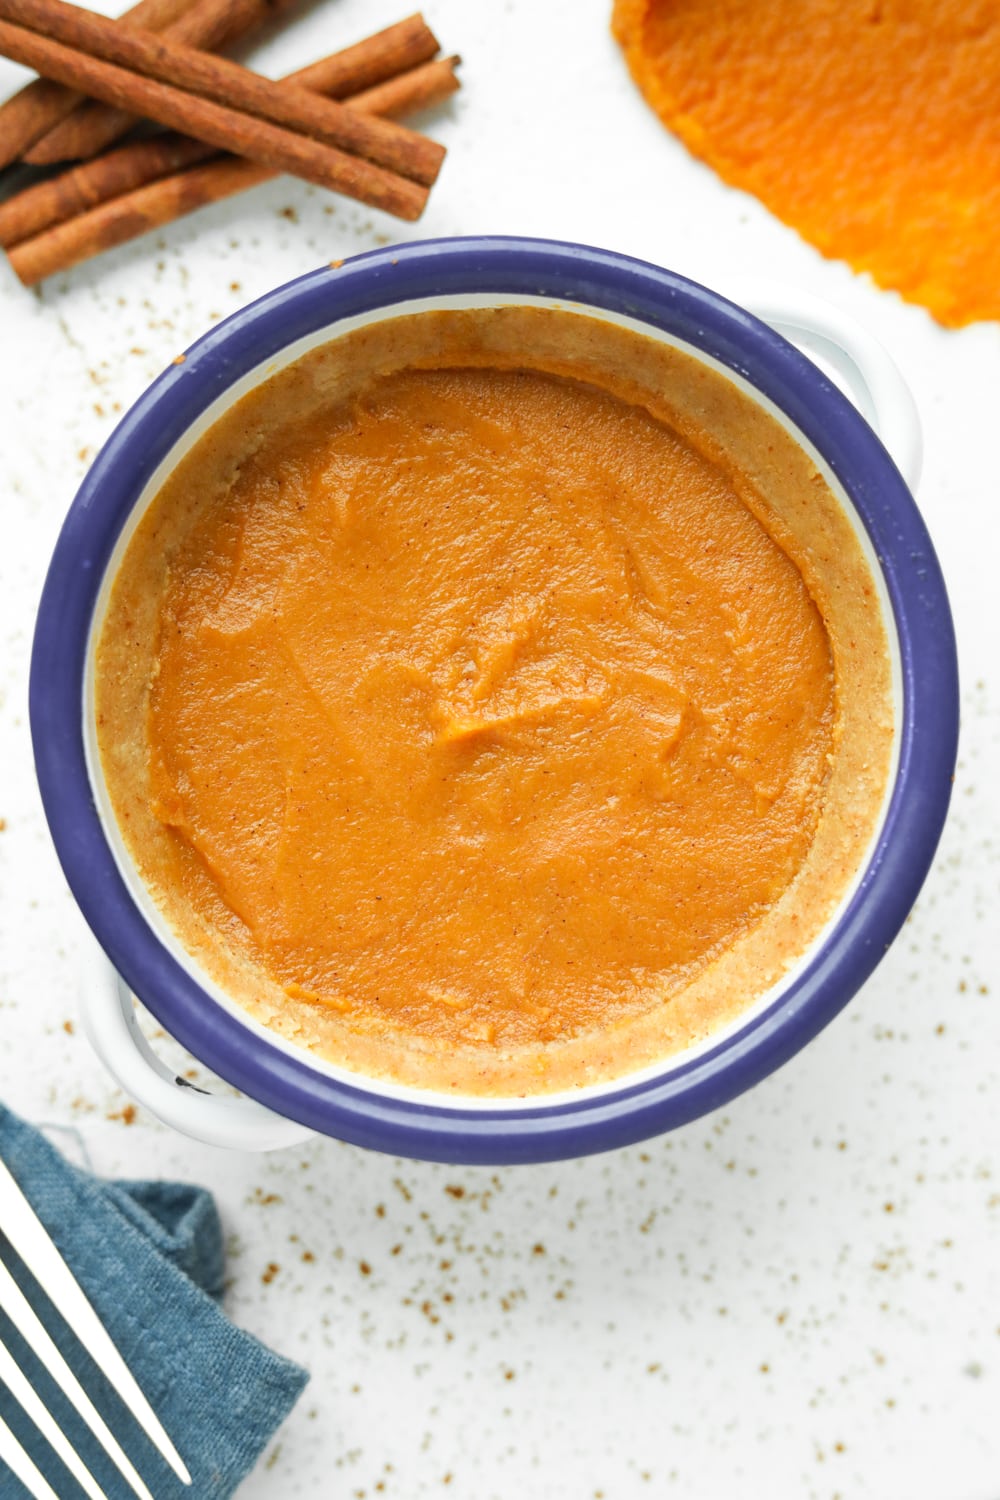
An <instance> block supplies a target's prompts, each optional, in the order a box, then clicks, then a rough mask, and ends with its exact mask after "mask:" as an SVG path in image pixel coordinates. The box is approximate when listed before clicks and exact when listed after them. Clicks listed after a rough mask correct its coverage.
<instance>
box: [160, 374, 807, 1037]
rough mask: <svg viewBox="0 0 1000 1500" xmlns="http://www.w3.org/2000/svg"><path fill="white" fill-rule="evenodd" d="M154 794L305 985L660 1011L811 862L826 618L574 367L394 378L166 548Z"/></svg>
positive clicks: (531, 1019) (744, 511)
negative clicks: (565, 372) (562, 372)
mask: <svg viewBox="0 0 1000 1500" xmlns="http://www.w3.org/2000/svg"><path fill="white" fill-rule="evenodd" d="M149 715H150V717H149V739H150V747H151V776H152V785H153V791H154V795H155V803H154V806H155V810H156V813H157V816H158V817H159V818H160V819H161V820H162V821H163V822H164V823H166V824H168V825H169V826H170V828H171V829H172V830H173V832H174V836H175V837H176V839H177V841H178V847H179V848H182V849H183V851H184V860H186V861H187V864H186V865H185V864H184V860H181V861H180V863H179V868H181V870H182V873H183V870H184V869H186V870H187V875H186V876H184V878H186V879H187V880H188V882H189V886H190V893H191V896H192V899H194V900H195V901H198V900H200V899H202V898H201V897H200V896H199V889H200V886H199V882H201V883H202V884H203V883H204V880H205V875H206V872H207V874H208V875H209V876H210V878H211V882H212V885H213V887H214V890H215V892H216V893H217V897H221V899H222V901H223V902H224V903H225V906H226V908H228V910H229V912H230V913H231V914H233V917H235V918H236V919H238V923H239V924H242V926H241V930H244V929H245V932H246V934H247V935H248V940H249V941H250V942H251V943H252V945H253V948H254V950H255V951H256V952H257V953H258V954H259V955H260V957H261V961H262V962H263V964H264V966H265V968H266V969H267V970H268V971H269V972H270V973H271V974H272V975H273V976H274V977H275V978H276V979H277V980H278V982H279V983H280V984H281V985H283V986H284V987H285V989H286V991H287V993H288V994H289V995H292V996H295V997H297V998H299V999H302V998H304V999H306V1000H307V1001H315V1002H316V1003H317V1004H319V1005H322V1006H329V1007H333V1008H335V1009H336V1010H338V1011H340V1012H342V1013H349V1014H350V1015H351V1016H352V1017H361V1018H365V1023H366V1024H376V1025H377V1024H381V1023H383V1022H385V1023H387V1024H389V1023H391V1025H392V1026H393V1027H402V1028H405V1029H406V1030H407V1031H408V1032H410V1033H412V1034H415V1035H418V1036H419V1035H424V1036H427V1037H431V1038H436V1039H438V1040H439V1041H440V1040H443V1041H445V1042H448V1041H452V1040H454V1041H456V1042H459V1041H461V1042H463V1043H467V1042H472V1043H482V1042H487V1043H494V1042H495V1043H497V1044H498V1045H505V1044H512V1045H519V1044H527V1043H532V1042H544V1041H547V1040H550V1039H553V1038H566V1037H570V1036H576V1035H579V1034H581V1033H583V1032H586V1031H588V1030H589V1029H590V1028H594V1027H597V1026H600V1025H601V1024H602V1023H606V1022H607V1021H608V1019H609V1017H612V1016H614V1017H623V1016H625V1015H627V1014H629V1013H630V1012H636V1011H638V1010H640V1009H648V1008H649V1007H650V1006H651V1005H653V1004H654V1003H659V1002H661V1001H662V999H663V997H664V995H665V994H669V993H671V992H674V991H676V990H677V989H678V987H679V986H681V985H683V984H684V983H686V982H687V981H688V980H689V979H690V978H691V977H692V976H693V975H694V974H695V973H697V972H698V971H699V969H701V968H703V967H704V966H705V965H706V964H707V963H708V962H709V961H710V960H711V958H712V957H713V955H716V954H719V953H720V952H722V951H723V950H725V949H726V948H727V947H728V946H729V945H731V944H732V943H733V942H734V941H735V940H736V939H737V938H738V937H739V936H740V935H741V934H743V933H745V932H746V931H748V930H749V928H750V927H752V926H753V925H755V924H756V923H757V922H758V921H759V919H760V917H761V915H762V913H763V912H764V911H765V910H766V909H767V908H768V907H769V906H770V905H771V904H772V903H774V902H775V900H776V899H777V897H778V896H779V895H780V894H781V893H782V891H783V890H784V889H785V888H786V887H787V885H788V883H789V882H790V880H791V879H792V878H793V876H794V875H795V874H796V872H797V871H798V869H799V867H800V865H801V863H802V860H803V858H804V855H805V853H806V851H807V849H808V846H809V844H810V841H811V839H812V837H813V833H814V831H815V827H816V824H817V820H818V817H819V810H820V804H821V801H822V795H823V785H824V780H825V777H826V774H827V767H828V756H829V753H830V750H831V741H832V735H833V722H834V690H833V671H832V664H831V656H830V649H829V643H828V639H827V635H826V631H825V628H824V625H823V623H822V620H821V618H820V615H819V613H818V611H817V609H816V608H815V606H814V604H813V602H812V599H811V597H810V595H809V593H808V591H807V589H806V586H805V584H804V582H803V579H802V576H801V574H800V573H799V571H798V570H797V568H796V567H795V566H794V565H793V563H792V562H791V561H790V560H789V558H788V556H787V555H786V554H785V552H784V551H782V550H781V548H780V547H779V546H778V545H776V543H775V542H774V541H773V540H772V539H771V537H770V536H769V535H768V533H767V532H766V531H765V530H764V528H763V527H762V526H761V524H760V523H759V522H758V521H757V520H756V519H755V518H754V516H753V515H752V514H751V512H750V510H749V509H748V508H747V506H746V505H745V504H744V503H743V502H742V501H741V499H740V498H739V497H738V495H737V492H736V488H735V487H734V482H733V480H732V479H731V478H730V477H729V476H727V474H726V473H724V472H723V471H722V469H721V468H719V467H717V466H715V465H714V464H713V463H711V462H709V461H708V460H707V459H706V458H704V457H701V456H699V455H698V454H697V453H696V452H695V451H694V449H693V448H691V447H690V446H689V445H688V444H687V443H686V442H685V441H684V440H683V439H682V438H681V437H679V436H678V435H677V433H675V432H674V431H672V430H671V429H669V428H668V427H667V426H665V425H664V424H662V423H661V422H659V421H657V420H655V419H654V418H653V417H652V416H651V415H650V414H649V413H648V412H647V411H645V410H644V409H643V408H640V407H638V406H631V405H629V404H627V403H625V402H623V401H621V400H619V399H618V398H617V397H615V396H612V395H611V394H610V393H608V392H605V391H603V390H601V389H598V388H596V387H592V386H589V385H586V384H583V383H581V382H576V381H573V380H570V379H564V378H561V377H558V376H554V375H547V374H542V373H540V372H533V371H521V370H503V369H500V368H479V369H473V368H462V369H427V370H416V369H408V370H403V371H401V372H397V373H395V374H392V375H387V376H383V377H381V378H380V379H376V380H373V381H372V382H371V383H370V384H369V385H368V386H366V387H365V389H364V391H363V392H362V394H361V395H360V396H356V397H354V398H352V399H351V400H350V401H347V402H344V403H342V404H341V405H339V406H335V407H333V408H327V409H326V410H325V411H324V412H323V413H322V415H321V416H316V415H313V416H310V417H309V418H308V419H304V418H299V419H297V420H296V421H294V422H291V423H288V424H285V425H283V426H282V427H281V428H280V429H278V431H277V432H276V433H274V434H273V435H271V436H270V437H269V438H268V439H267V441H266V443H265V444H264V445H263V446H262V447H261V448H260V449H258V451H257V452H256V453H255V454H254V455H253V456H251V457H248V458H247V459H245V460H244V461H243V462H242V464H241V466H240V470H239V473H238V475H237V477H236V478H235V481H234V483H233V484H232V486H231V487H230V488H229V490H228V493H227V494H226V495H225V497H224V499H220V500H219V501H218V502H217V503H216V504H214V505H213V506H212V507H210V508H209V510H208V513H207V514H206V515H203V516H202V517H201V518H200V520H199V521H198V523H197V524H196V525H195V527H194V528H193V529H192V531H191V532H190V534H189V535H188V536H187V537H186V539H185V541H184V544H183V546H182V548H181V550H180V553H179V555H177V556H176V557H175V558H174V559H173V561H172V564H171V571H170V578H169V583H168V587H167V592H166V597H165V601H164V606H163V610H162V613H161V617H160V640H159V648H158V662H157V669H156V672H155V676H154V680H153V686H152V693H151V699H150V708H149Z"/></svg>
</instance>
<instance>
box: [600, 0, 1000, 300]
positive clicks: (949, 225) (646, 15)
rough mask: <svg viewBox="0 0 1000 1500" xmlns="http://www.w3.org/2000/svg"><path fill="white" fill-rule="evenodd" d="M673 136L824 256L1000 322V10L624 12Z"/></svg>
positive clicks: (831, 2)
mask: <svg viewBox="0 0 1000 1500" xmlns="http://www.w3.org/2000/svg"><path fill="white" fill-rule="evenodd" d="M613 27H614V32H615V35H616V37H617V38H618V40H619V42H620V43H621V45H622V47H623V48H624V51H625V56H626V58H627V60H628V64H629V67H630V68H631V70H632V73H633V75H634V77H635V79H636V82H637V83H638V85H639V87H640V88H641V89H642V91H643V93H644V94H645V96H646V98H647V99H648V101H649V103H650V104H651V105H652V107H653V108H654V109H655V110H656V112H657V113H658V114H659V115H660V116H661V118H662V119H663V121H664V122H665V123H666V124H667V125H668V126H669V127H670V129H671V130H673V131H674V132H675V133H676V134H677V135H678V136H679V137H680V139H681V140H682V141H683V142H684V143H685V145H687V146H688V147H689V149H690V150H691V151H693V152H694V153H695V155H697V156H700V157H701V158H702V159H703V160H704V161H706V162H708V163H709V165H710V166H712V167H714V169H715V170H716V171H717V172H718V173H719V175H720V176H721V177H723V178H725V180H726V181H727V182H730V183H733V184H734V185H735V186H737V187H741V188H746V189H747V190H748V191H749V192H751V193H754V194H756V196H757V197H758V198H760V199H761V201H762V202H763V203H765V204H766V205H767V207H768V208H769V209H771V210H772V212H773V213H775V214H777V216H778V217H779V218H780V219H783V220H784V222H785V223H786V224H790V225H792V226H793V227H794V228H795V229H797V230H798V231H799V232H800V233H801V234H802V235H804V236H805V238H806V239H808V240H810V241H811V242H812V243H813V244H814V245H816V246H817V248H818V249H820V250H821V251H822V252H823V254H824V255H829V256H835V257H838V258H840V259H843V260H846V261H849V262H850V264H851V265H852V266H854V267H855V268H856V269H857V270H863V271H868V272H870V273H871V275H872V276H873V277H874V279H875V281H876V282H878V283H879V285H880V286H883V287H888V288H891V289H894V290H896V291H898V292H900V293H901V294H902V295H903V296H904V297H906V298H907V299H908V300H910V301H912V302H920V303H922V304H923V305H924V306H925V307H927V308H929V309H930V311H931V312H932V313H933V314H934V316H935V317H936V318H938V319H939V321H940V322H942V323H944V324H946V325H948V326H950V327H957V326H959V325H961V324H965V323H971V322H973V321H974V320H976V319H979V318H997V317H1000V235H998V233H997V224H998V223H1000V4H998V3H997V0H766V3H762V0H616V4H615V8H614V21H613Z"/></svg>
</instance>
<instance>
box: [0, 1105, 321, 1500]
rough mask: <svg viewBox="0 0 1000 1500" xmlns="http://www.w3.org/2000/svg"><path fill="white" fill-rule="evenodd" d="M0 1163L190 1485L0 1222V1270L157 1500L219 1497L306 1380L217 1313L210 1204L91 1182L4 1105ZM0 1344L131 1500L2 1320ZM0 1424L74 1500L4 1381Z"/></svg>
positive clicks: (13, 1499)
mask: <svg viewBox="0 0 1000 1500" xmlns="http://www.w3.org/2000/svg"><path fill="white" fill-rule="evenodd" d="M0 1156H2V1157H3V1159H4V1161H5V1162H6V1163H7V1165H8V1166H9V1168H10V1170H11V1171H12V1172H13V1174H14V1176H15V1177H16V1178H17V1180H18V1182H19V1184H20V1186H21V1189H22V1191H23V1192H24V1193H25V1195H26V1197H27V1198H28V1199H29V1201H30V1202H31V1205H32V1207H33V1208H34V1210H35V1212H36V1213H37V1214H38V1216H39V1218H40V1219H41V1220H42V1223H43V1224H44V1225H45V1227H46V1229H47V1230H48V1232H49V1234H50V1235H51V1236H52V1238H53V1240H54V1241H55V1243H56V1244H57V1245H58V1247H59V1249H60V1251H61V1253H62V1255H63V1257H64V1259H65V1260H66V1262H67V1264H68V1265H69V1267H70V1269H71V1270H72V1271H73V1274H74V1275H75V1276H76V1278H77V1280H78V1281H79V1283H80V1285H81V1286H82V1287H83V1289H84V1291H85V1292H86V1293H87V1296H88V1297H89V1298H90V1300H91V1302H92V1303H93V1305H94V1307H95V1309H96V1311H97V1313H98V1314H99V1316H100V1318H101V1320H102V1322H103V1323H104V1325H105V1327H106V1328H107V1330H108V1332H109V1333H110V1335H111V1337H112V1339H113V1340H114V1342H115V1344H117V1346H118V1349H119V1351H120V1352H121V1354H122V1356H123V1358H124V1360H125V1362H126V1364H127V1365H128V1366H129V1368H130V1369H131V1371H132V1373H133V1374H134V1375H135V1377H136V1379H137V1381H138V1382H139V1385H140V1386H141V1388H142V1390H143V1391H144V1393H145V1395H146V1396H147V1398H148V1399H149V1401H150V1403H151V1405H152V1407H153V1410H154V1411H155V1412H156V1414H157V1416H158V1417H159V1418H160V1421H161V1422H162V1423H163V1425H164V1427H165V1428H166V1430H167V1432H168V1433H169V1435H170V1437H171V1439H172V1440H173V1442H174V1444H175V1446H176V1447H177V1449H178V1451H179V1452H180V1454H181V1456H182V1458H183V1459H184V1462H185V1463H186V1464H187V1466H188V1468H189V1469H190V1471H191V1475H192V1479H193V1483H192V1485H191V1486H190V1488H187V1487H185V1486H184V1485H182V1484H181V1483H180V1481H179V1480H178V1479H177V1478H176V1477H175V1476H174V1474H173V1473H172V1472H171V1470H170V1469H169V1468H168V1466H167V1464H166V1463H165V1461H164V1460H163V1459H162V1458H161V1457H160V1455H159V1454H158V1453H157V1451H156V1450H155V1448H154V1447H153V1446H152V1444H151V1443H150V1442H149V1440H148V1438H146V1437H145V1435H144V1434H143V1433H142V1432H141V1430H140V1428H139V1426H138V1424H137V1423H136V1421H135V1419H134V1418H133V1417H132V1416H131V1415H129V1414H128V1413H126V1411H125V1409H124V1407H123V1406H122V1403H121V1402H120V1400H119V1399H118V1397H117V1395H116V1394H115V1392H114V1391H113V1389H112V1388H111V1386H110V1385H109V1383H108V1382H107V1380H106V1379H105V1378H104V1376H103V1375H102V1374H101V1372H100V1371H99V1370H98V1369H97V1367H96V1365H94V1363H93V1361H92V1360H91V1359H90V1357H89V1355H87V1354H86V1353H85V1352H84V1351H83V1349H82V1347H81V1345H80V1344H79V1342H78V1341H77V1339H76V1338H75V1336H74V1335H72V1334H68V1332H67V1329H66V1327H65V1324H64V1323H63V1321H62V1319H61V1318H60V1317H59V1314H58V1313H56V1312H55V1310H54V1309H53V1308H52V1307H51V1305H49V1304H48V1303H47V1299H46V1298H44V1296H43V1295H42V1294H41V1293H40V1292H39V1290H38V1287H37V1283H35V1282H34V1280H33V1278H32V1277H31V1276H30V1275H29V1274H27V1272H26V1270H25V1267H24V1265H23V1264H22V1263H21V1262H20V1261H19V1259H18V1257H17V1255H16V1254H15V1252H14V1251H13V1249H12V1248H11V1246H10V1245H9V1244H8V1243H7V1242H6V1240H5V1239H4V1236H3V1234H2V1229H3V1225H2V1223H0V1254H2V1258H3V1260H4V1262H5V1263H6V1265H7V1266H8V1269H9V1270H10V1271H11V1272H12V1274H13V1275H14V1277H15V1279H16V1280H17V1281H18V1282H19V1284H20V1285H21V1287H22V1290H24V1291H25V1293H26V1295H27V1296H28V1298H29V1301H31V1303H32V1305H33V1307H34V1308H35V1311H36V1313H38V1315H39V1317H41V1319H42V1322H43V1323H44V1324H45V1326H46V1328H47V1329H48V1331H49V1333H50V1335H51V1336H52V1338H53V1339H54V1340H55V1342H56V1344H57V1345H58V1346H59V1348H60V1350H61V1352H62V1353H63V1355H64V1356H65V1357H66V1359H67V1362H68V1363H69V1365H70V1367H71V1368H72V1369H73V1370H74V1372H75V1374H76V1375H77V1377H78V1379H79V1380H80V1382H81V1384H82V1385H83V1387H84V1389H85V1390H86V1391H87V1394H88V1395H89V1396H90V1397H91V1399H92V1400H93V1402H94V1404H95V1406H96V1407H97V1409H98V1411H99V1412H100V1413H101V1415H102V1416H103V1417H104V1419H105V1421H106V1422H107V1423H108V1426H109V1427H110V1428H111V1431H112V1432H113V1433H114V1435H115V1437H116V1438H117V1439H118V1440H119V1442H120V1443H121V1445H122V1447H123V1448H124V1449H125V1451H126V1453H127V1454H128V1456H129V1458H130V1459H131V1460H132V1462H133V1463H134V1464H135V1466H136V1468H137V1469H138V1471H139V1473H140V1474H141V1475H142V1477H143V1479H145V1481H146V1483H147V1484H148V1486H149V1488H150V1490H151V1491H152V1492H153V1494H154V1496H156V1500H181V1497H182V1496H186V1497H188V1500H223V1497H224V1496H228V1495H231V1494H232V1492H233V1490H234V1489H235V1487H236V1486H237V1485H238V1484H239V1482H240V1480H241V1479H243V1478H244V1477H245V1476H246V1474H247V1473H248V1472H249V1471H250V1469H251V1468H252V1467H253V1465H254V1463H255V1462H256V1460H257V1458H258V1457H259V1455H260V1453H261V1450H262V1449H263V1448H264V1446H265V1445H266V1443H267V1441H268V1439H269V1438H270V1436H271V1434H272V1433H273V1432H274V1430H275V1428H276V1427H278V1425H279V1424H280V1423H281V1422H282V1421H284V1419H285V1417H286V1416H287V1415H288V1412H289V1411H290V1410H291V1408H292V1406H293V1405H294V1403H295V1401H296V1399H297V1398H298V1396H299V1394H300V1393H301V1391H302V1388H303V1386H304V1385H305V1383H306V1381H307V1380H308V1378H309V1377H308V1375H307V1374H306V1372H305V1371H304V1370H303V1369H301V1368H300V1367H299V1366H298V1365H295V1364H292V1363H291V1361H290V1360H287V1359H283V1358H282V1357H281V1356H280V1355H277V1354H274V1353H272V1352H271V1350H270V1349H267V1348H265V1347H264V1345H263V1344H261V1343H259V1342H258V1341H257V1339H255V1338H253V1337H252V1336H251V1335H250V1334H248V1333H244V1332H242V1331H241V1330H240V1329H238V1328H235V1327H234V1326H233V1324H232V1323H230V1322H229V1321H228V1319H227V1318H226V1317H225V1315H224V1314H223V1312H222V1310H221V1307H220V1300H221V1297H222V1287H223V1269H224V1250H223V1241H222V1226H221V1224H220V1222H219V1215H218V1212H217V1210H216V1207H215V1202H214V1200H213V1199H212V1197H211V1195H210V1194H209V1193H207V1192H206V1191H205V1190H204V1189H203V1188H198V1187H190V1186H188V1185H187V1184H185V1183H178V1182H107V1181H102V1180H100V1179H99V1178H96V1177H93V1176H92V1175H91V1174H90V1173H89V1172H84V1171H81V1170H80V1169H79V1168H77V1167H74V1166H72V1165H70V1163H69V1162H67V1161H65V1160H64V1159H63V1157H62V1156H60V1154H59V1152H58V1151H57V1150H56V1149H55V1148H54V1147H53V1146H52V1145H51V1144H50V1143H49V1141H47V1140H46V1139H45V1137H44V1136H43V1135H41V1134H40V1133H39V1132H38V1131H37V1130H35V1129H33V1128H32V1127H31V1126H30V1125H27V1124H26V1123H25V1122H24V1121H23V1120H21V1119H19V1118H18V1117H17V1116H16V1115H14V1114H12V1113H11V1112H10V1111H9V1110H7V1109H6V1108H5V1107H4V1106H3V1105H0ZM0 1339H2V1340H3V1342H4V1343H5V1344H6V1345H7V1347H8V1348H9V1349H10V1351H11V1353H12V1354H13V1355H14V1358H15V1359H16V1360H17V1361H18V1363H19V1364H20V1365H21V1367H22V1369H23V1370H24V1371H25V1373H26V1374H27V1375H28V1378H29V1379H30V1380H31V1382H32V1384H33V1385H34V1387H35V1389H36V1391H37V1392H38V1394H39V1395H40V1396H41V1398H42V1400H43V1401H44V1402H45V1404H46V1406H48V1408H49V1410H50V1411H51V1412H52V1414H53V1416H54V1417H55V1418H56V1420H57V1422H58V1423H59V1425H60V1426H61V1427H62V1429H63V1431H64V1432H65V1433H66V1435H67V1437H68V1438H69V1440H70V1441H71V1443H72V1444H73V1446H74V1447H75V1448H76V1450H77V1452H78V1453H79V1455H80V1457H81V1458H82V1459H83V1462H84V1463H85V1464H86V1466H87V1468H88V1469H90V1471H91V1473H92V1474H93V1475H94V1477H95V1479H96V1480H97V1482H98V1483H99V1484H100V1485H101V1486H102V1488H103V1489H104V1490H105V1492H106V1494H107V1496H108V1500H134V1497H133V1492H132V1490H131V1488H130V1487H129V1485H128V1484H127V1483H126V1482H125V1480H124V1479H123V1478H122V1476H121V1475H120V1474H119V1472H118V1470H117V1469H116V1468H115V1466H114V1464H113V1463H112V1462H111V1460H110V1459H109V1458H108V1457H107V1455H106V1454H105V1453H104V1450H103V1448H101V1446H100V1444H99V1443H98V1442H97V1441H96V1439H95V1438H93V1436H92V1435H91V1433H90V1431H89V1429H88V1428H87V1426H86V1425H85V1424H84V1423H83V1422H82V1421H81V1420H80V1418H79V1417H78V1416H77V1415H76V1412H75V1411H74V1410H73V1408H72V1407H71V1406H70V1404H69V1403H68V1402H67V1401H66V1399H65V1398H64V1397H63V1396H62V1393H61V1392H60V1391H59V1390H58V1388H57V1387H56V1385H55V1384H54V1382H52V1381H51V1379H49V1377H48V1376H47V1374H46V1373H45V1371H44V1369H43V1367H42V1366H41V1365H40V1363H39V1362H38V1361H37V1359H35V1357H34V1355H33V1354H32V1353H31V1352H30V1350H28V1349H27V1347H26V1345H25V1344H24V1341H23V1340H22V1339H21V1337H20V1335H19V1334H18V1333H17V1330H16V1329H15V1328H14V1326H13V1324H11V1323H10V1322H9V1320H8V1319H7V1318H6V1316H5V1315H2V1314H0ZM0 1416H2V1417H3V1419H4V1420H5V1421H6V1422H7V1424H8V1426H10V1427H11V1428H12V1429H13V1431H14V1432H15V1433H16V1435H17V1437H18V1439H19V1440H20V1442H21V1445H22V1446H23V1447H24V1448H25V1449H26V1450H27V1452H28V1453H29V1454H30V1455H31V1457H32V1459H33V1460H34V1462H35V1463H36V1464H37V1465H38V1467H39V1469H40V1470H41V1471H42V1473H43V1474H44V1475H45V1477H46V1479H47V1480H48V1481H49V1483H50V1485H51V1486H52V1488H53V1489H54V1490H55V1492H56V1494H57V1495H58V1496H59V1497H60V1500H63V1497H65V1500H77V1497H79V1496H81V1495H82V1493H83V1492H82V1491H81V1490H80V1489H79V1486H78V1485H77V1483H76V1481H75V1480H74V1479H73V1478H72V1477H71V1475H70V1474H69V1472H68V1470H66V1469H65V1468H64V1467H63V1465H62V1464H61V1463H60V1461H59V1460H58V1459H57V1458H56V1457H55V1455H54V1454H53V1453H52V1451H51V1449H50V1448H49V1446H48V1444H47V1443H46V1442H45V1441H44V1440H43V1439H42V1437H41V1435H40V1434H39V1433H38V1432H37V1430H36V1429H35V1428H34V1426H33V1425H32V1423H31V1422H30V1421H28V1420H27V1418H25V1416H24V1414H23V1413H22V1412H21V1409H20V1407H19V1406H18V1404H17V1403H16V1402H15V1401H14V1400H13V1398H12V1397H11V1396H10V1395H9V1393H8V1392H7V1391H6V1389H5V1388H4V1387H3V1386H2V1385H0ZM27 1494H28V1492H27V1491H26V1490H25V1489H24V1488H23V1486H22V1485H21V1484H20V1482H19V1481H18V1480H16V1479H15V1478H14V1476H13V1475H12V1474H11V1473H10V1472H9V1471H8V1469H7V1468H6V1466H5V1465H4V1464H3V1463H0V1495H2V1496H3V1497H4V1500H25V1497H27Z"/></svg>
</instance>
